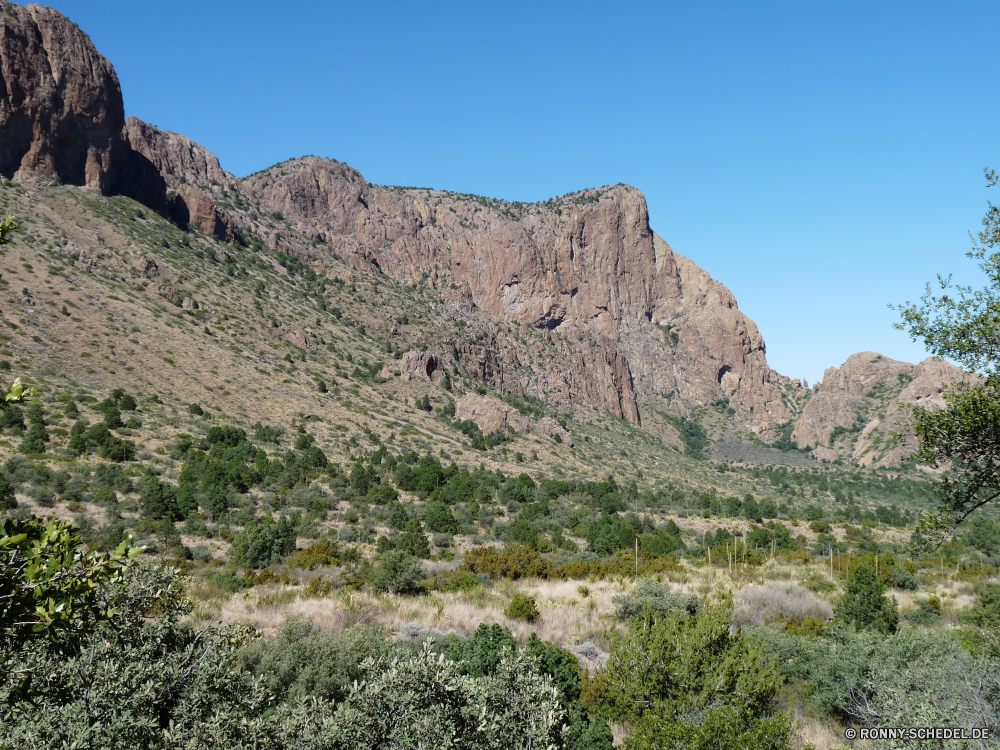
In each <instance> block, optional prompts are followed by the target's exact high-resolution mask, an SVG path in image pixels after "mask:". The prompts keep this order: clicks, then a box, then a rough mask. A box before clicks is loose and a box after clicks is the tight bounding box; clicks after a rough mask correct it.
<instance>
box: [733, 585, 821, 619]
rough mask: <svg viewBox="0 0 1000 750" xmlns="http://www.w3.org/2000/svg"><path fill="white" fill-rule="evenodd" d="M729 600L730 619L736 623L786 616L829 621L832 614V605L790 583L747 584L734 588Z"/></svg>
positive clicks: (787, 617) (783, 617) (786, 617)
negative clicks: (731, 597) (744, 586)
mask: <svg viewBox="0 0 1000 750" xmlns="http://www.w3.org/2000/svg"><path fill="white" fill-rule="evenodd" d="M733 599H734V603H735V607H734V612H733V619H734V620H735V621H736V622H737V623H739V624H740V625H756V626H758V627H759V626H762V625H764V624H766V623H769V622H774V621H776V620H783V619H789V618H798V619H802V618H805V617H816V618H819V619H820V620H829V619H830V618H832V617H833V607H831V606H830V603H829V602H828V601H826V600H825V599H821V598H820V597H818V596H816V595H815V594H814V593H812V592H811V591H807V590H806V589H804V588H801V587H799V586H796V585H795V584H791V583H766V584H761V585H753V586H748V587H747V588H745V589H741V590H740V591H737V592H736V593H735V595H734V597H733Z"/></svg>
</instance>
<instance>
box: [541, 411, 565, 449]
mask: <svg viewBox="0 0 1000 750" xmlns="http://www.w3.org/2000/svg"><path fill="white" fill-rule="evenodd" d="M535 429H536V431H537V432H540V433H541V434H543V435H548V436H549V437H550V438H552V439H553V440H555V438H556V435H558V436H559V440H558V441H557V442H561V443H562V444H563V445H565V446H567V447H569V448H572V447H573V436H572V435H570V434H569V431H568V430H567V429H566V428H565V427H563V426H562V425H561V424H559V423H558V422H557V421H556V420H554V419H553V418H552V417H542V418H541V419H539V420H538V422H537V423H535Z"/></svg>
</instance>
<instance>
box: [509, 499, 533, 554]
mask: <svg viewBox="0 0 1000 750" xmlns="http://www.w3.org/2000/svg"><path fill="white" fill-rule="evenodd" d="M528 507H530V506H528ZM507 535H508V536H509V537H510V540H511V541H512V542H517V543H518V544H523V545H524V546H525V547H528V548H529V549H533V550H534V549H538V529H536V528H535V527H534V526H533V525H532V523H531V522H530V521H527V520H525V519H524V518H515V519H514V521H513V522H511V524H510V526H509V527H508V529H507Z"/></svg>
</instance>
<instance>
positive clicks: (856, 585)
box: [834, 565, 899, 633]
mask: <svg viewBox="0 0 1000 750" xmlns="http://www.w3.org/2000/svg"><path fill="white" fill-rule="evenodd" d="M834 615H835V616H836V618H837V619H838V620H839V621H841V622H844V623H847V624H849V625H853V626H854V628H855V629H856V630H861V629H863V628H870V629H872V630H877V631H879V632H880V633H894V632H895V631H896V626H897V624H898V623H899V608H898V606H897V604H896V600H895V598H892V597H887V596H885V584H884V583H883V582H882V580H881V579H880V578H879V577H878V576H877V575H875V571H874V570H872V569H871V568H869V567H868V566H867V565H859V566H857V567H856V568H854V570H852V571H851V577H850V579H848V581H847V583H846V585H845V586H844V596H843V597H842V598H841V600H840V602H838V603H837V606H836V607H835V609H834Z"/></svg>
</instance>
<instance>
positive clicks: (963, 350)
mask: <svg viewBox="0 0 1000 750" xmlns="http://www.w3.org/2000/svg"><path fill="white" fill-rule="evenodd" d="M998 181H1000V178H998V176H997V175H996V173H995V172H993V171H992V170H986V183H987V187H995V186H996V185H997V183H998ZM988 205H989V210H988V211H987V212H986V216H985V217H984V218H983V222H982V224H983V230H982V231H981V232H980V233H979V235H978V237H977V238H975V240H974V242H973V246H972V250H970V251H969V252H968V253H967V256H968V257H969V258H971V259H973V260H976V261H978V262H979V263H978V265H979V268H980V270H981V271H982V272H983V274H984V275H985V276H986V279H987V281H988V286H986V287H985V288H983V289H973V288H972V287H971V286H960V285H956V284H954V283H952V280H951V277H950V276H947V277H945V276H940V275H939V276H938V279H937V282H938V284H937V285H938V287H939V288H940V291H941V294H940V295H935V294H934V292H933V291H932V287H931V285H930V284H927V287H926V292H925V294H924V296H923V297H922V298H921V300H920V304H914V303H911V302H906V303H905V304H902V305H890V307H891V308H892V309H896V310H898V311H899V312H900V314H901V316H902V321H901V322H900V323H898V324H897V325H896V328H898V329H900V330H904V331H906V332H907V333H909V334H910V337H911V338H912V339H913V340H914V341H917V340H922V341H923V343H924V345H925V346H926V347H927V350H928V351H929V352H930V353H931V354H934V355H935V356H939V357H947V358H949V359H952V360H954V361H955V362H958V363H959V364H960V365H961V366H962V367H963V368H965V370H966V371H967V372H968V373H970V374H973V373H974V374H975V375H977V376H982V377H981V378H980V377H971V378H969V382H967V383H962V384H959V385H957V386H956V387H954V388H952V389H951V391H950V392H948V393H946V394H945V408H944V409H941V410H937V411H929V410H927V409H924V408H922V407H909V411H910V418H911V419H910V427H912V428H913V430H914V431H915V432H916V434H917V438H918V440H919V448H918V449H917V451H916V453H915V454H914V456H913V457H914V459H915V460H917V461H919V462H921V463H924V464H927V465H929V466H933V467H941V468H944V469H951V471H949V472H947V473H945V474H943V475H942V479H941V485H940V490H941V503H940V508H939V510H938V512H936V513H933V514H928V515H925V516H924V518H922V522H921V524H920V526H919V530H920V531H921V532H922V535H924V536H929V537H931V538H932V539H933V540H935V541H937V542H938V543H939V544H940V543H942V542H943V541H944V540H945V539H946V538H947V537H948V535H950V534H951V532H953V531H954V529H955V528H956V527H957V526H958V525H959V524H960V523H961V522H962V521H963V520H964V519H965V518H967V517H968V516H970V515H971V514H972V513H974V512H975V511H976V510H978V509H979V508H981V507H983V506H984V505H987V504H988V503H991V502H994V501H996V500H998V499H1000V315H998V314H997V311H998V310H1000V206H994V205H993V204H992V203H989V204H988Z"/></svg>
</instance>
